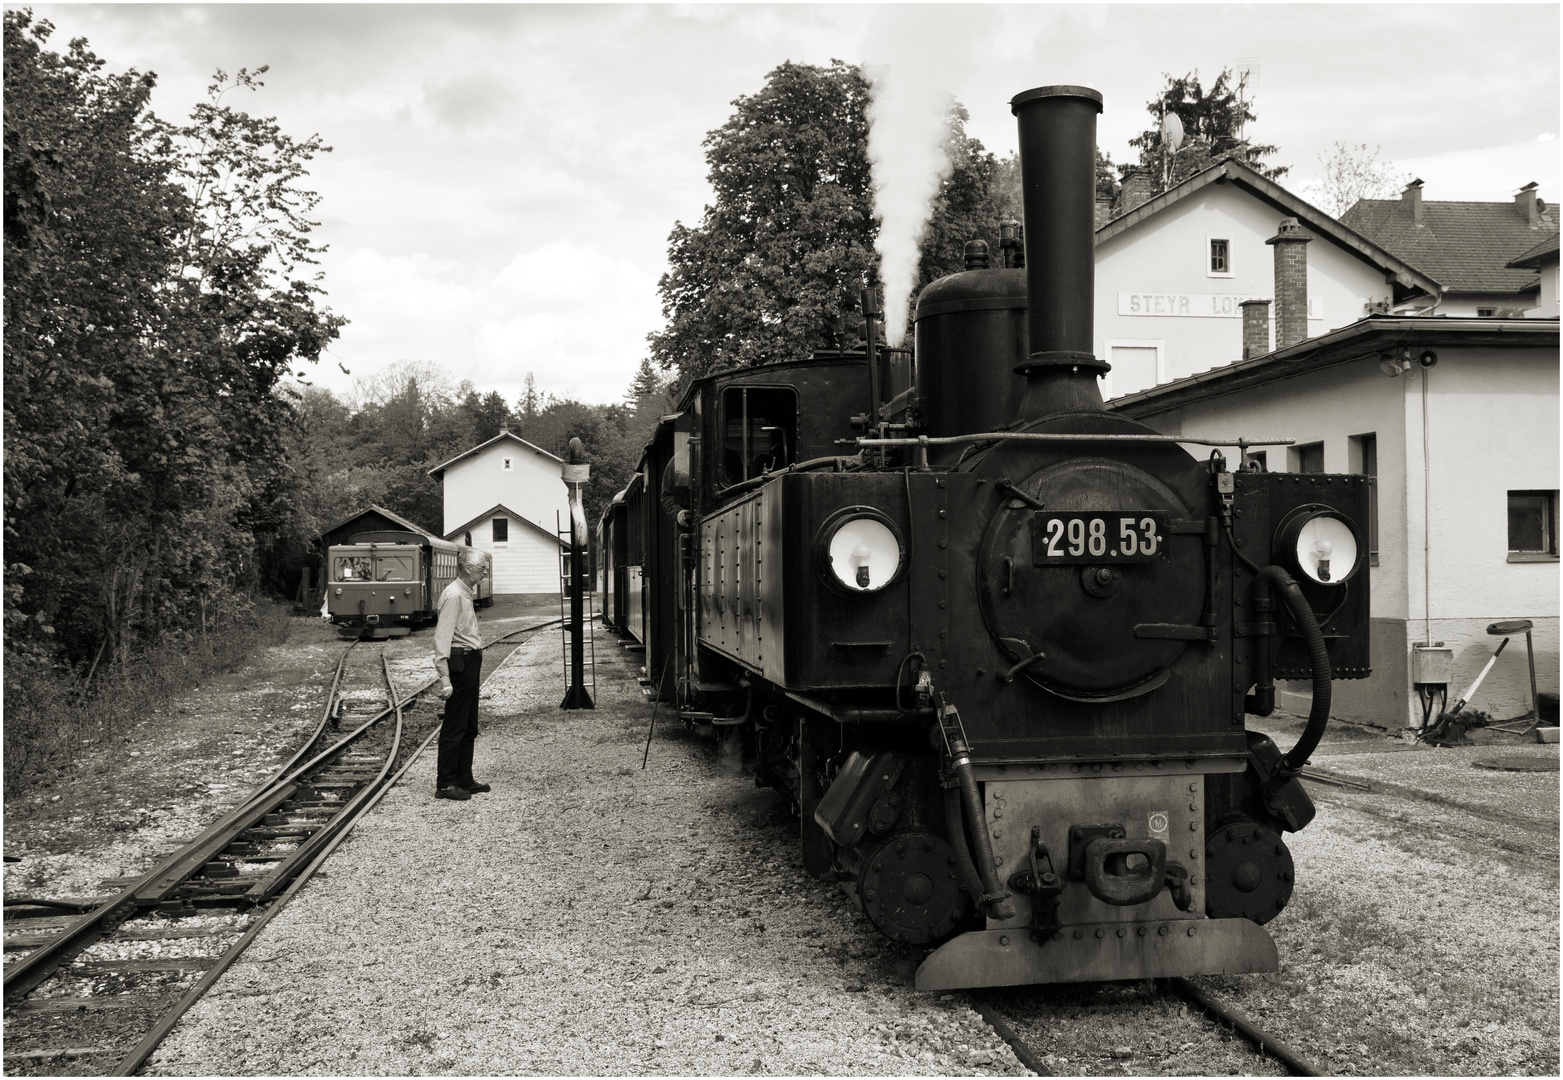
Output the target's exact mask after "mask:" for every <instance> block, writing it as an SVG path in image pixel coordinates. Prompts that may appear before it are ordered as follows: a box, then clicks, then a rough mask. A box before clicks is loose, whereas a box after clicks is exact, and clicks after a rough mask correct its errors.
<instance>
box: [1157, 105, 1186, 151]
mask: <svg viewBox="0 0 1563 1080" xmlns="http://www.w3.org/2000/svg"><path fill="white" fill-rule="evenodd" d="M1161 137H1162V139H1163V141H1165V142H1166V144H1167V145H1168V146H1170V147H1172V149H1174V150H1176V149H1177V148H1178V147H1179V146H1181V145H1183V121H1182V120H1179V119H1178V114H1177V113H1168V114H1167V115H1166V116H1164V117H1162V118H1161Z"/></svg>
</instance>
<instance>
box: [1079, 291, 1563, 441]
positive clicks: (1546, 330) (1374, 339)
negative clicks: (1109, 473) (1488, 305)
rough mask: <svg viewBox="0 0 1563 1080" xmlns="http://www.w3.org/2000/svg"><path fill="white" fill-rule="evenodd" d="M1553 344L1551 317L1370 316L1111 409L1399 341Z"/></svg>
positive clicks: (1140, 408)
mask: <svg viewBox="0 0 1563 1080" xmlns="http://www.w3.org/2000/svg"><path fill="white" fill-rule="evenodd" d="M1426 345H1432V346H1444V345H1449V346H1455V345H1463V346H1487V347H1489V348H1493V347H1497V348H1505V347H1506V348H1544V347H1546V346H1549V345H1550V346H1551V347H1552V348H1553V349H1556V348H1557V347H1558V320H1556V319H1490V318H1475V317H1470V318H1448V317H1445V316H1434V317H1429V316H1425V315H1421V316H1403V315H1370V316H1368V317H1367V318H1365V319H1360V320H1358V321H1357V322H1354V323H1352V324H1351V325H1350V326H1343V327H1341V328H1340V329H1339V330H1332V331H1331V332H1330V333H1328V334H1321V335H1320V336H1319V337H1316V338H1308V339H1306V340H1304V341H1299V342H1298V343H1297V344H1295V345H1289V346H1287V347H1286V348H1284V349H1277V350H1275V351H1274V352H1269V353H1265V354H1264V355H1263V356H1255V357H1253V358H1251V359H1248V360H1240V361H1238V362H1237V363H1235V364H1228V365H1226V366H1225V367H1219V368H1213V369H1211V370H1210V371H1202V372H1200V373H1199V374H1197V375H1190V376H1188V377H1186V378H1182V379H1176V380H1174V381H1173V382H1169V383H1163V384H1162V385H1160V386H1155V387H1152V388H1151V389H1149V390H1142V391H1140V392H1139V393H1137V394H1126V395H1124V396H1123V397H1121V398H1114V399H1113V400H1112V401H1110V402H1109V403H1108V405H1107V407H1108V408H1109V409H1111V410H1112V411H1114V412H1120V413H1123V414H1124V415H1126V416H1132V417H1134V418H1136V419H1143V418H1145V417H1147V416H1155V415H1156V414H1158V413H1164V412H1169V411H1171V410H1173V409H1177V408H1180V407H1182V406H1184V405H1191V404H1193V403H1195V402H1199V401H1208V400H1210V399H1211V398H1218V397H1222V396H1224V395H1226V394H1234V393H1238V392H1239V391H1242V390H1247V389H1248V388H1250V387H1253V386H1258V385H1261V384H1263V383H1270V382H1276V381H1278V380H1281V379H1290V378H1293V377H1295V376H1298V375H1304V374H1307V373H1309V372H1313V371H1319V370H1322V369H1324V368H1330V367H1335V366H1336V365H1339V364H1349V363H1352V362H1353V361H1357V360H1363V359H1366V358H1368V357H1377V356H1378V354H1379V353H1380V352H1384V351H1388V350H1390V349H1394V348H1398V347H1401V346H1410V347H1413V348H1417V347H1421V346H1426ZM1194 434H1198V433H1197V432H1195V433H1194Z"/></svg>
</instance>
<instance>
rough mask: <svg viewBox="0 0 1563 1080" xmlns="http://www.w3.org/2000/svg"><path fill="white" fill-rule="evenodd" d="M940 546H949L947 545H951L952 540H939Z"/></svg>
mask: <svg viewBox="0 0 1563 1080" xmlns="http://www.w3.org/2000/svg"><path fill="white" fill-rule="evenodd" d="M939 546H940V547H941V548H947V547H949V546H950V542H949V541H948V540H940V541H939Z"/></svg>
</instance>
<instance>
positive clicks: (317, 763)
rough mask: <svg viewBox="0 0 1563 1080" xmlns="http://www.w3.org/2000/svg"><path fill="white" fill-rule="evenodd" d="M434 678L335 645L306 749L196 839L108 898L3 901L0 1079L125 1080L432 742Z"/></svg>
mask: <svg viewBox="0 0 1563 1080" xmlns="http://www.w3.org/2000/svg"><path fill="white" fill-rule="evenodd" d="M556 621H557V620H555V621H554V622H547V623H541V624H536V625H533V626H529V627H525V628H523V629H521V630H517V631H513V632H511V633H509V634H506V635H502V636H501V637H498V638H495V639H494V640H493V641H490V642H489V643H487V645H485V646H484V648H485V649H491V648H495V649H496V651H503V652H505V653H506V655H508V653H509V652H510V651H513V650H514V648H515V647H516V646H518V645H519V644H522V643H524V642H515V641H512V640H511V639H514V638H516V637H518V636H519V635H522V634H528V633H531V632H535V631H537V630H541V629H544V628H546V627H549V626H552V625H554V624H555V622H556ZM507 646H508V648H507ZM496 647H497V648H496ZM500 663H503V659H501V661H500ZM485 667H487V669H488V672H489V673H490V674H492V672H493V671H494V670H496V669H497V668H498V667H499V664H491V665H485ZM436 682H437V680H435V679H429V680H428V681H426V682H424V683H423V684H422V685H419V686H417V687H416V688H414V689H411V690H406V689H402V688H399V687H398V686H397V683H396V680H395V679H394V678H393V675H392V672H391V669H390V667H389V665H388V663H387V661H386V658H385V655H384V646H383V644H381V645H379V647H376V646H375V645H369V646H368V647H365V646H363V645H361V644H360V643H357V642H355V643H353V644H351V645H349V646H348V647H347V649H345V650H344V652H343V654H342V657H341V659H340V661H339V662H338V664H337V667H336V671H335V673H334V675H333V677H332V681H331V686H330V689H329V691H328V692H327V694H326V705H325V707H324V709H323V710H322V713H321V717H320V720H319V722H318V724H317V725H316V727H315V729H314V731H313V732H312V733H311V735H310V736H309V738H308V739H307V740H305V742H304V744H303V745H302V746H301V747H300V748H299V750H298V751H297V752H296V753H295V754H294V755H293V757H292V758H290V759H289V760H288V761H287V762H286V763H285V764H283V765H282V766H281V767H280V768H278V769H277V770H276V772H274V773H273V774H272V775H271V776H270V777H268V778H267V779H266V780H265V781H264V782H263V783H262V784H261V785H260V786H259V787H257V788H256V789H255V790H254V791H253V792H252V793H251V794H250V795H249V796H248V797H246V798H245V799H244V800H243V801H241V802H240V803H239V804H238V805H237V806H235V807H234V808H233V809H232V810H230V811H229V812H228V813H226V814H225V815H223V816H222V817H221V818H219V819H218V820H217V821H216V822H214V823H213V824H212V825H210V826H209V827H208V828H207V829H206V830H204V831H203V832H202V833H201V834H200V835H199V836H197V837H196V838H195V839H193V840H191V841H189V842H188V843H186V844H185V845H184V846H182V847H181V848H179V849H178V850H177V851H175V852H173V853H171V854H169V855H167V856H165V857H164V858H163V859H162V860H161V861H160V862H158V863H157V865H155V866H154V867H152V869H151V870H149V871H148V872H147V873H145V874H143V875H141V876H140V877H135V878H127V879H115V880H113V881H109V882H105V883H104V885H105V886H109V887H112V888H115V889H117V890H118V891H117V892H114V893H113V894H111V895H109V896H107V897H99V898H84V899H81V900H69V899H68V900H47V899H36V898H15V899H7V900H6V919H5V929H6V931H7V935H8V936H7V937H6V939H5V949H6V952H7V953H8V954H13V955H14V954H16V953H24V955H21V956H19V957H17V958H16V959H14V960H11V961H10V962H8V963H7V964H6V965H5V1043H6V1045H5V1054H4V1063H5V1071H6V1072H7V1073H9V1074H12V1075H27V1074H40V1075H42V1074H47V1075H63V1074H78V1075H131V1074H133V1073H134V1072H135V1071H136V1070H137V1069H138V1068H139V1067H140V1066H141V1064H142V1063H143V1062H144V1061H145V1060H146V1058H147V1057H148V1056H149V1055H150V1054H151V1052H152V1050H153V1049H154V1048H156V1046H157V1044H158V1043H159V1042H160V1041H161V1040H162V1038H163V1037H164V1036H165V1035H166V1034H167V1033H168V1032H169V1031H170V1030H171V1029H172V1028H173V1025H174V1024H175V1022H177V1020H178V1018H179V1017H180V1016H181V1015H183V1013H184V1012H185V1011H186V1010H187V1009H188V1008H189V1007H190V1006H191V1005H192V1004H194V1003H195V1001H197V1000H198V999H199V998H200V997H201V995H202V994H204V993H205V992H206V991H207V989H209V988H210V987H211V986H212V984H213V983H215V982H216V980H217V979H218V977H219V976H220V975H221V974H222V972H223V971H224V970H226V969H227V968H228V967H229V966H230V965H231V964H232V963H233V962H234V961H235V960H236V959H237V958H238V957H239V955H240V954H241V953H242V952H243V951H244V949H245V948H246V947H247V946H248V945H249V944H250V942H251V941H253V940H254V939H255V937H256V936H257V935H258V934H259V933H260V931H261V929H262V928H263V927H264V926H265V925H266V923H267V922H268V921H269V920H270V919H271V918H272V917H273V916H274V915H276V913H277V912H279V911H280V910H282V908H283V907H284V906H285V905H286V904H287V902H288V900H289V899H291V898H292V896H293V895H294V894H296V893H297V891H298V890H299V889H300V888H301V887H302V886H303V884H304V883H305V882H306V881H307V880H308V879H309V877H310V875H311V874H313V873H314V872H315V870H316V869H318V868H319V867H320V866H321V864H322V863H324V862H325V860H326V859H327V858H329V856H330V854H331V852H332V851H333V850H334V849H335V848H336V846H337V845H338V844H340V843H341V841H342V840H343V839H345V838H346V836H347V833H348V831H349V830H350V829H351V828H352V827H353V825H354V824H355V823H356V822H357V821H358V820H359V819H360V818H361V817H362V816H363V815H364V814H365V813H367V812H368V811H369V810H370V809H372V808H373V806H374V804H375V803H377V802H378V801H379V800H380V798H382V797H383V795H384V794H385V793H386V792H387V791H389V790H390V788H391V786H393V785H394V784H395V782H396V781H397V780H398V779H399V778H400V777H401V775H402V774H403V773H405V772H406V770H407V769H408V768H409V767H410V766H411V764H412V763H413V761H414V760H416V758H417V756H418V755H419V754H420V753H421V752H422V750H423V749H424V748H425V747H426V746H428V744H429V743H430V742H431V741H432V740H433V739H434V738H435V737H436V736H437V734H438V730H439V705H440V699H439V698H438V697H437V696H436V695H434V694H430V693H428V691H430V690H431V689H432V688H433V687H434V686H435V684H436ZM13 931H14V932H13Z"/></svg>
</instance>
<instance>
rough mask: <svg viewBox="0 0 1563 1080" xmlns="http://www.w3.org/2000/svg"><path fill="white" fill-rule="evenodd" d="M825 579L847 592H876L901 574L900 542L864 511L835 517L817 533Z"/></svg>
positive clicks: (880, 517) (879, 517) (886, 525)
mask: <svg viewBox="0 0 1563 1080" xmlns="http://www.w3.org/2000/svg"><path fill="white" fill-rule="evenodd" d="M820 539H821V545H820V546H821V554H822V555H823V560H822V561H823V562H824V564H825V575H826V579H827V580H829V581H831V582H832V584H835V585H837V586H839V587H841V588H842V589H844V590H846V591H847V592H853V593H870V592H878V591H879V590H880V589H883V588H884V587H885V586H886V585H889V584H890V582H892V581H893V580H895V578H896V577H897V576H898V575H899V574H900V573H901V565H902V563H903V562H904V561H905V559H904V550H903V548H902V545H901V538H900V537H899V536H898V535H896V531H895V529H894V527H893V526H892V525H891V524H890V522H889V521H888V520H887V519H885V518H884V517H883V515H880V514H877V513H873V512H870V511H869V510H868V508H867V507H852V508H850V509H848V510H845V511H843V512H841V513H839V514H837V515H836V516H835V517H834V518H833V519H832V520H831V521H829V522H827V523H826V525H825V528H824V529H822V530H821V531H820Z"/></svg>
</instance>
